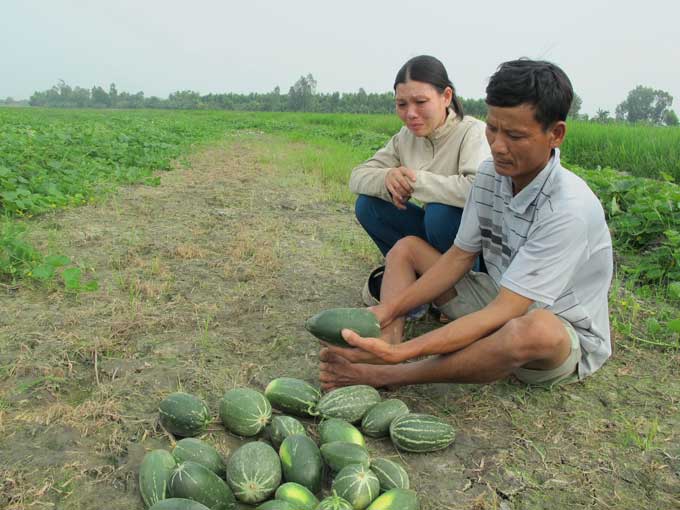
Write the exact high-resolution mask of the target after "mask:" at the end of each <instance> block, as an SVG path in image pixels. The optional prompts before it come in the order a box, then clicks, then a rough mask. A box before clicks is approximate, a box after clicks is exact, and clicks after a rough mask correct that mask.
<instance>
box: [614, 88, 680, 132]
mask: <svg viewBox="0 0 680 510" xmlns="http://www.w3.org/2000/svg"><path fill="white" fill-rule="evenodd" d="M672 104H673V96H671V95H670V94H669V93H668V92H665V91H663V90H655V89H652V88H651V87H643V86H642V85H638V86H637V87H635V88H634V89H633V90H631V91H630V92H629V93H628V97H627V98H626V100H625V101H623V102H622V103H621V104H619V105H618V106H617V107H616V118H617V119H618V120H625V121H628V122H651V123H652V124H661V123H663V121H664V118H665V117H664V116H665V115H666V112H667V111H668V110H669V109H670V107H671V105H672Z"/></svg>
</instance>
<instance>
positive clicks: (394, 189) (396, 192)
mask: <svg viewBox="0 0 680 510" xmlns="http://www.w3.org/2000/svg"><path fill="white" fill-rule="evenodd" d="M415 182H416V173H415V171H414V170H411V169H410V168H406V167H405V166H399V167H396V168H390V169H389V170H388V172H387V173H386V174H385V187H386V188H387V191H389V193H390V195H391V197H392V203H393V204H394V205H395V206H396V207H397V209H406V202H408V201H409V199H410V198H411V194H412V193H413V184H414V183H415Z"/></svg>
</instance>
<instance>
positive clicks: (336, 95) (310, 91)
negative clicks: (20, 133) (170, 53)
mask: <svg viewBox="0 0 680 510" xmlns="http://www.w3.org/2000/svg"><path fill="white" fill-rule="evenodd" d="M316 87H317V82H316V80H315V79H314V77H313V76H312V75H311V74H308V75H307V76H301V77H300V78H299V79H298V80H297V81H296V82H295V84H293V85H292V86H291V87H290V89H289V90H288V93H282V92H281V89H280V87H278V86H277V87H275V88H274V90H273V91H271V92H266V93H255V92H252V93H249V94H236V93H211V94H205V95H201V94H200V93H198V92H196V91H193V90H180V91H176V92H173V93H171V94H170V95H169V96H168V97H167V98H165V99H164V98H160V97H157V96H149V97H147V96H145V94H144V92H137V93H135V94H131V93H128V92H119V91H118V89H117V87H116V85H115V84H114V83H112V84H111V85H110V86H109V88H108V90H105V89H104V88H102V87H100V86H95V87H92V88H91V89H87V88H82V87H71V86H70V85H68V84H67V83H65V82H64V81H60V82H59V83H57V84H56V85H54V86H53V87H52V88H50V89H48V90H44V91H36V92H34V93H33V95H32V96H31V98H30V99H29V104H30V105H31V106H42V107H50V108H133V109H134V108H161V109H180V110H202V109H204V110H238V111H261V112H319V113H385V114H389V113H394V94H393V93H392V92H382V93H375V92H370V93H369V92H366V91H365V90H364V89H363V88H360V89H359V90H358V92H349V93H348V92H344V93H340V92H332V93H319V92H317V89H316ZM461 99H462V103H463V108H464V109H465V112H466V113H467V114H470V115H475V116H478V117H483V116H485V115H486V104H485V103H484V100H482V99H464V98H461Z"/></svg>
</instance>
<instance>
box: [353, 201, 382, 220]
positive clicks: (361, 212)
mask: <svg viewBox="0 0 680 510" xmlns="http://www.w3.org/2000/svg"><path fill="white" fill-rule="evenodd" d="M374 200H380V199H378V198H375V197H369V196H368V195H359V196H358V197H357V200H356V202H354V214H355V215H356V217H357V220H359V223H361V224H362V225H365V224H366V223H368V222H370V221H371V220H373V219H375V217H376V214H375V207H374V205H373V201H374Z"/></svg>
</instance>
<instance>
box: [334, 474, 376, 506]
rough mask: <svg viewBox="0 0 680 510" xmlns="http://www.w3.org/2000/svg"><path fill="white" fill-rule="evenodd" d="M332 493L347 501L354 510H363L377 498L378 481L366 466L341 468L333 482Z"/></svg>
mask: <svg viewBox="0 0 680 510" xmlns="http://www.w3.org/2000/svg"><path fill="white" fill-rule="evenodd" d="M332 488H333V491H335V493H336V494H337V495H338V496H340V497H341V498H343V499H346V500H347V501H349V503H350V504H351V505H352V507H353V508H354V510H363V509H364V508H366V507H367V506H368V505H370V504H371V502H372V501H373V500H374V499H375V498H377V497H378V494H379V493H380V481H379V480H378V477H377V476H375V473H373V471H371V470H370V469H369V468H367V467H366V466H362V465H359V464H352V465H350V466H347V467H344V468H342V470H341V471H340V472H339V473H338V475H337V476H336V477H335V479H334V480H333V487H332Z"/></svg>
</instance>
